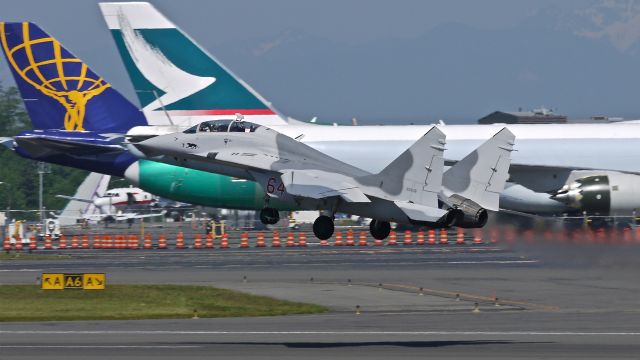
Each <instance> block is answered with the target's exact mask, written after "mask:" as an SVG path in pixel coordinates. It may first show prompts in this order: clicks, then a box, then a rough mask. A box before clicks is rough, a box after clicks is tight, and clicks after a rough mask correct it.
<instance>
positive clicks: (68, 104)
mask: <svg viewBox="0 0 640 360" xmlns="http://www.w3.org/2000/svg"><path fill="white" fill-rule="evenodd" d="M29 30H30V27H29V23H28V22H24V23H22V42H21V43H20V44H17V45H14V46H12V47H9V43H8V42H7V32H6V29H5V23H4V22H1V23H0V40H1V41H2V47H3V50H4V52H5V54H6V55H7V59H8V61H9V63H10V64H11V67H12V68H13V70H14V71H15V72H16V73H17V74H18V75H19V76H20V77H21V78H22V79H24V81H26V82H27V83H29V84H31V85H32V86H33V87H35V88H36V89H38V90H39V91H40V92H42V93H43V94H45V95H47V96H50V97H51V98H54V99H55V100H57V101H58V102H59V103H60V104H62V106H64V108H65V110H66V114H65V116H64V128H65V129H66V130H73V131H84V130H85V129H84V127H83V122H84V116H85V111H86V105H87V102H88V101H89V100H91V98H92V97H94V96H96V95H98V94H100V93H102V92H103V91H104V90H105V89H106V88H108V87H110V86H111V85H109V84H108V83H107V82H105V81H104V80H103V79H102V77H98V76H97V75H95V74H93V72H91V70H89V69H88V68H87V65H85V64H84V63H82V61H81V60H80V59H78V58H76V57H73V56H70V54H69V53H68V52H66V51H65V50H64V49H63V48H62V46H61V45H60V43H59V42H58V41H57V40H56V39H54V38H52V37H38V36H36V38H31V36H30V35H31V34H30V31H29ZM12 36H15V35H12ZM35 47H38V48H39V49H41V50H42V49H46V50H47V51H45V53H47V54H48V55H50V56H47V58H46V59H40V58H38V56H35V55H34V54H41V53H42V52H43V51H40V52H35V51H34V48H35ZM65 53H66V56H65ZM18 55H19V57H18ZM36 59H37V61H36ZM72 64H73V65H72Z"/></svg>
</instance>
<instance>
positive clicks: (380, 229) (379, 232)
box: [369, 219, 391, 240]
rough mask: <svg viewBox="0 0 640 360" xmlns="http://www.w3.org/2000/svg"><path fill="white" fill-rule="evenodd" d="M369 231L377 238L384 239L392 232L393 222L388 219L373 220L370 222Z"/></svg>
mask: <svg viewBox="0 0 640 360" xmlns="http://www.w3.org/2000/svg"><path fill="white" fill-rule="evenodd" d="M369 232H371V236H373V238H374V239H376V240H384V239H386V238H387V236H389V233H390V232H391V224H389V222H387V221H380V220H375V219H374V220H371V223H370V224H369Z"/></svg>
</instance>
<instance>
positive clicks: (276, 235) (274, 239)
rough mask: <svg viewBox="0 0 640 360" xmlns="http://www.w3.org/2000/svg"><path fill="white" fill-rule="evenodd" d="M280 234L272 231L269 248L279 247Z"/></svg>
mask: <svg viewBox="0 0 640 360" xmlns="http://www.w3.org/2000/svg"><path fill="white" fill-rule="evenodd" d="M280 246H281V245H280V232H278V231H274V232H273V235H272V237H271V247H278V248H279V247H280Z"/></svg>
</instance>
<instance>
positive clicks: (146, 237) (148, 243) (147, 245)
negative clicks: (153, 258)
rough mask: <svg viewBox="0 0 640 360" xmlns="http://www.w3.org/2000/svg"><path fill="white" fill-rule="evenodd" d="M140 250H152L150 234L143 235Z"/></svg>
mask: <svg viewBox="0 0 640 360" xmlns="http://www.w3.org/2000/svg"><path fill="white" fill-rule="evenodd" d="M142 248H143V249H147V250H149V249H153V240H152V239H151V234H144V240H142Z"/></svg>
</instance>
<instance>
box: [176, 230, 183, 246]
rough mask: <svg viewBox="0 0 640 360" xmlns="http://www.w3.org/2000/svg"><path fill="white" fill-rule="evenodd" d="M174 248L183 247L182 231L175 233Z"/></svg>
mask: <svg viewBox="0 0 640 360" xmlns="http://www.w3.org/2000/svg"><path fill="white" fill-rule="evenodd" d="M176 249H184V234H183V233H182V231H180V232H178V235H176Z"/></svg>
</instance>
